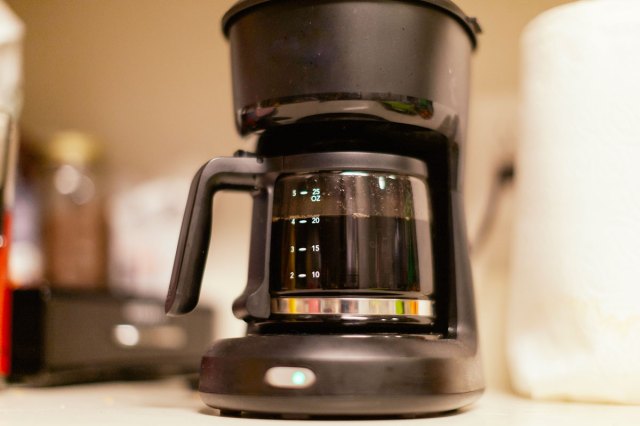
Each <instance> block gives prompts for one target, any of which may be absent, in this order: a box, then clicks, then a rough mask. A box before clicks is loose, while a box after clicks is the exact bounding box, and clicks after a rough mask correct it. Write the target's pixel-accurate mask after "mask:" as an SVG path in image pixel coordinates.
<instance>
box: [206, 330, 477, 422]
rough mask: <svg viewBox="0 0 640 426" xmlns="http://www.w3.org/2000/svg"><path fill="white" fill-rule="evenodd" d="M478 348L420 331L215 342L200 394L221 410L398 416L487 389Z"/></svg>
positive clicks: (467, 400)
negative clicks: (400, 333) (397, 333)
mask: <svg viewBox="0 0 640 426" xmlns="http://www.w3.org/2000/svg"><path fill="white" fill-rule="evenodd" d="M482 383H483V382H482V376H481V369H480V365H479V359H478V356H477V353H476V351H475V348H472V347H469V346H468V345H464V344H463V343H461V342H460V341H459V340H451V339H439V340H428V339H425V337H424V336H419V335H415V336H412V335H366V336H365V335H269V336H247V337H243V338H238V339H226V340H221V341H218V342H216V343H215V344H214V345H213V346H212V347H211V348H210V349H209V351H208V352H207V353H206V354H205V355H204V357H203V360H202V369H201V376H200V393H201V397H202V400H203V401H204V402H205V403H206V404H207V405H209V406H211V407H213V408H217V409H220V410H221V413H222V414H240V413H246V414H248V415H257V416H260V415H282V416H314V417H315V416H367V417H370V416H399V417H407V416H409V417H413V416H419V415H426V414H433V413H442V412H447V411H452V410H456V409H459V408H462V407H464V406H466V405H469V404H471V403H472V402H474V401H475V400H476V399H478V398H479V397H480V395H481V394H482V391H483V384H482Z"/></svg>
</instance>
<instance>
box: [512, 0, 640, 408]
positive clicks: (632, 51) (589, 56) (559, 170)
mask: <svg viewBox="0 0 640 426" xmlns="http://www.w3.org/2000/svg"><path fill="white" fill-rule="evenodd" d="M522 51H523V64H522V110H521V112H522V115H521V123H520V138H519V148H518V154H517V168H516V170H517V180H518V182H517V196H516V197H517V208H516V210H517V213H516V214H517V217H516V221H515V229H514V231H515V233H514V250H513V263H512V274H511V296H510V306H509V310H510V312H509V315H508V318H509V323H508V331H507V333H508V357H509V363H510V373H511V377H512V382H513V385H514V387H515V388H516V390H518V391H519V392H521V393H524V394H527V395H530V396H532V397H538V398H556V399H570V400H586V401H603V402H620V403H640V1H635V0H592V1H579V2H575V3H571V4H568V5H565V6H562V7H558V8H556V9H552V10H550V11H548V12H546V13H544V14H543V15H541V16H539V17H538V18H536V19H535V20H534V21H533V22H532V23H531V24H530V25H529V26H528V27H527V29H526V30H525V33H524V35H523V39H522Z"/></svg>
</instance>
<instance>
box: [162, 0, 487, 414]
mask: <svg viewBox="0 0 640 426" xmlns="http://www.w3.org/2000/svg"><path fill="white" fill-rule="evenodd" d="M223 28H224V32H225V34H226V35H227V36H228V38H229V39H230V41H231V54H232V66H233V76H234V82H233V83H234V85H233V89H234V91H233V93H234V102H235V107H236V111H237V117H236V118H237V124H238V126H239V131H240V132H241V133H242V134H248V133H252V132H255V133H258V134H259V139H258V142H257V147H256V152H255V153H246V152H239V153H236V155H235V156H234V157H228V158H216V159H213V160H211V161H209V162H208V163H206V164H205V165H204V166H203V167H202V168H201V169H200V170H199V171H198V173H197V174H196V176H195V178H194V180H193V184H192V187H191V191H190V194H189V199H188V202H187V207H186V211H185V216H184V221H183V224H182V230H181V234H180V240H179V244H178V250H177V254H176V261H175V265H174V269H173V275H172V278H171V285H170V288H169V294H168V297H167V303H166V310H167V312H168V313H169V314H173V315H177V314H184V313H186V312H189V311H191V310H192V309H193V308H194V307H195V305H196V304H197V301H198V295H199V291H200V284H201V280H202V275H203V271H204V265H205V260H206V256H207V250H208V245H209V238H210V233H211V232H210V231H211V220H212V217H211V201H212V197H213V195H214V194H215V193H216V192H217V191H219V190H241V191H247V192H249V193H250V194H251V195H252V197H253V223H252V229H251V243H250V250H251V253H250V264H249V277H248V283H247V287H246V288H245V290H244V292H243V293H242V294H241V295H240V297H239V298H238V299H237V300H236V301H235V303H234V306H233V311H234V313H235V315H236V316H237V317H238V318H240V319H243V320H244V321H246V322H247V324H248V329H247V336H246V337H242V338H236V339H226V340H221V341H217V342H215V343H214V345H213V346H212V347H211V348H210V349H209V351H208V352H207V353H206V354H205V355H204V358H203V360H202V370H201V377H200V392H201V396H202V398H203V400H204V402H205V403H206V404H208V405H210V406H212V407H215V408H219V409H220V410H221V411H222V413H223V414H225V413H226V414H233V413H235V414H237V413H240V412H245V413H254V414H259V413H271V414H277V415H312V416H323V415H341V416H345V415H346V416H358V415H367V416H370V415H398V416H411V415H418V414H424V413H433V412H442V411H447V410H453V409H457V408H460V407H462V406H465V405H467V404H470V403H471V402H473V401H474V400H475V399H477V398H478V397H479V395H480V394H481V393H482V390H483V386H484V385H483V378H482V372H481V367H480V360H479V355H478V343H477V333H476V322H475V312H474V303H473V291H472V284H471V275H470V268H469V258H468V251H467V240H466V232H465V227H464V215H463V208H462V195H461V193H460V169H461V164H462V161H461V160H462V153H463V150H464V134H465V128H466V122H467V103H468V83H469V61H470V56H471V52H472V50H473V49H474V47H475V43H476V33H477V32H478V31H479V28H478V25H477V23H476V22H475V20H473V19H472V18H469V17H467V16H466V15H464V14H463V13H462V11H461V10H460V9H459V8H457V7H456V6H455V5H454V4H453V3H452V2H451V1H448V0H354V1H345V0H243V1H240V2H238V3H237V4H236V5H235V6H234V7H233V8H232V9H231V10H230V11H229V12H228V13H227V14H226V15H225V17H224V19H223Z"/></svg>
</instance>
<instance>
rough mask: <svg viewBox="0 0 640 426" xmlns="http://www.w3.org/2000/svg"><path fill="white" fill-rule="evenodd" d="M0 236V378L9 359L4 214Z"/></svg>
mask: <svg viewBox="0 0 640 426" xmlns="http://www.w3.org/2000/svg"><path fill="white" fill-rule="evenodd" d="M2 222H3V223H2V225H3V228H4V229H3V230H2V233H1V234H0V238H1V241H0V376H6V375H8V374H9V369H10V367H11V365H10V359H11V285H10V284H9V273H8V269H9V241H10V235H9V233H10V230H11V216H10V215H9V214H8V213H5V215H4V220H3V221H2Z"/></svg>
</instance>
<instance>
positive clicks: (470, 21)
mask: <svg viewBox="0 0 640 426" xmlns="http://www.w3.org/2000/svg"><path fill="white" fill-rule="evenodd" d="M274 1H279V0H239V1H238V2H237V3H236V4H235V5H233V6H232V7H231V9H229V11H227V13H225V14H224V16H223V18H222V31H223V32H224V34H225V36H229V28H230V27H231V25H232V24H233V22H234V21H235V20H236V19H237V18H238V17H239V15H242V14H244V13H246V12H248V11H249V10H250V9H253V8H254V7H256V6H261V5H264V4H266V3H273V2H274ZM372 1H375V0H372ZM401 1H404V2H412V3H424V4H426V5H428V6H432V7H435V8H437V9H440V10H443V11H445V12H446V13H448V14H449V15H451V16H453V17H454V18H456V20H457V21H458V22H459V23H461V24H462V26H463V27H464V28H465V29H466V30H467V33H468V34H469V37H470V38H471V43H472V44H473V47H475V46H476V43H477V40H476V34H480V33H481V32H482V29H481V28H480V24H479V23H478V20H477V19H476V18H472V17H469V16H467V15H465V13H464V12H463V11H462V9H460V8H459V7H458V6H457V5H456V4H455V3H453V2H452V1H451V0H401Z"/></svg>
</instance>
